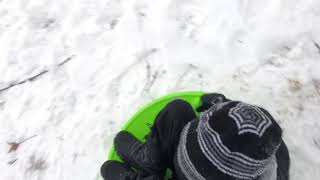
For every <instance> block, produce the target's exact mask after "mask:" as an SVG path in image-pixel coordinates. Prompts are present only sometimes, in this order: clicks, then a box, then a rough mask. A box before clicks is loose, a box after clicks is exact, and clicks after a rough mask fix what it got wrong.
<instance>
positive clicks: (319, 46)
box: [313, 41, 320, 53]
mask: <svg viewBox="0 0 320 180" xmlns="http://www.w3.org/2000/svg"><path fill="white" fill-rule="evenodd" d="M313 44H314V46H316V48H317V49H318V51H319V53H320V45H319V44H318V43H316V42H315V41H313Z"/></svg>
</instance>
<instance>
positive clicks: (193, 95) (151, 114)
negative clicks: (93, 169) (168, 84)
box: [109, 91, 204, 179]
mask: <svg viewBox="0 0 320 180" xmlns="http://www.w3.org/2000/svg"><path fill="white" fill-rule="evenodd" d="M203 94H204V92H200V91H197V92H177V93H172V94H169V95H166V96H164V97H161V98H159V99H156V100H154V101H152V102H151V103H149V104H147V105H146V106H144V107H143V108H141V109H140V110H139V111H138V112H137V113H136V114H134V115H133V116H132V117H131V118H130V119H129V120H128V122H127V123H126V124H125V126H124V127H123V128H122V130H125V131H129V132H131V133H132V134H133V135H135V136H136V137H137V138H138V139H140V140H141V141H143V142H144V141H145V136H146V135H147V134H148V133H149V132H150V128H151V126H152V125H153V122H154V120H155V118H156V116H157V114H158V113H159V112H160V111H161V109H162V108H163V107H164V106H165V105H167V104H168V103H169V102H170V101H172V100H174V99H177V98H179V99H184V100H186V101H187V102H189V103H190V104H191V105H192V107H193V109H196V108H197V107H199V106H200V105H201V96H202V95H203ZM109 160H117V161H121V160H120V158H119V156H118V155H117V153H116V151H115V150H114V147H113V146H112V148H111V150H110V153H109ZM169 177H170V172H168V173H167V176H166V178H165V179H168V178H169Z"/></svg>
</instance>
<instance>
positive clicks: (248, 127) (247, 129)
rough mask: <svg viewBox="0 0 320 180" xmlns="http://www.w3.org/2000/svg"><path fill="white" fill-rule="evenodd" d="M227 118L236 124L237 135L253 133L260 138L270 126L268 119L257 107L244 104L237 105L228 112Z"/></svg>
mask: <svg viewBox="0 0 320 180" xmlns="http://www.w3.org/2000/svg"><path fill="white" fill-rule="evenodd" d="M229 116H230V117H231V118H232V119H233V120H234V121H235V122H236V124H237V126H238V129H239V131H238V134H239V135H240V134H244V133H253V134H257V135H258V136H260V137H261V136H262V135H263V133H264V132H265V130H266V129H267V128H268V127H269V126H271V124H272V122H271V120H270V118H269V117H268V116H267V115H266V114H265V113H263V112H262V111H261V110H260V109H259V108H258V107H255V106H252V105H249V104H246V103H238V104H237V105H236V107H234V108H232V109H231V110H230V111H229Z"/></svg>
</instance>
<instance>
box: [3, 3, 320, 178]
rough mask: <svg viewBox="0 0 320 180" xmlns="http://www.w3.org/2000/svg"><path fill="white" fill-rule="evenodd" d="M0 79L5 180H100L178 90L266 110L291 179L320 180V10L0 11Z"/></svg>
mask: <svg viewBox="0 0 320 180" xmlns="http://www.w3.org/2000/svg"><path fill="white" fill-rule="evenodd" d="M0 73H1V74H0V89H1V90H0V179H1V180H72V179H77V180H96V179H100V177H99V168H100V165H101V163H102V162H103V161H105V160H106V157H107V152H108V149H109V148H110V145H111V143H112V138H113V136H114V135H115V133H116V132H117V131H118V130H119V129H120V127H121V126H122V125H123V123H124V122H125V121H126V119H127V118H128V117H130V115H132V114H133V113H134V112H135V111H136V110H137V108H138V107H140V106H142V105H143V104H145V103H146V102H149V101H150V100H152V99H154V98H157V97H160V96H162V95H165V94H166V93H168V92H173V91H181V90H205V91H209V92H222V93H224V94H226V95H227V96H228V97H230V98H234V99H238V100H242V101H246V102H249V103H254V104H258V105H261V106H263V107H265V108H266V109H268V110H269V111H270V112H271V113H272V114H273V116H274V117H275V118H276V119H277V120H278V122H279V123H280V124H281V126H282V127H283V129H284V139H285V141H286V142H287V144H288V147H289V150H290V153H291V159H292V167H291V173H290V174H291V179H292V180H301V179H304V180H313V179H318V178H319V177H320V119H319V117H320V0H268V1H265V0H237V1H234V0H161V1H154V0H54V1H53V0H0ZM24 140H25V141H24ZM22 141H23V143H21V144H20V145H19V144H15V143H20V142H22Z"/></svg>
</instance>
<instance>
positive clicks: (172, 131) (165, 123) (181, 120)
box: [147, 99, 196, 178]
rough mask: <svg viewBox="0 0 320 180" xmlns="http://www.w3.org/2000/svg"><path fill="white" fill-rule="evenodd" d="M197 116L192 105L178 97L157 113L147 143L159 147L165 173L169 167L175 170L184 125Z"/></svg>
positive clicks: (161, 164)
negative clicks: (174, 163)
mask: <svg viewBox="0 0 320 180" xmlns="http://www.w3.org/2000/svg"><path fill="white" fill-rule="evenodd" d="M195 118H196V114H195V112H194V110H193V109H192V106H191V105H190V104H189V103H187V102H186V101H184V100H181V99H176V100H173V101H171V102H170V103H168V104H167V105H166V106H165V107H164V108H163V109H162V110H161V112H160V113H159V114H158V115H157V117H156V120H155V122H154V125H153V127H152V129H151V133H150V134H149V136H148V138H147V143H151V144H154V145H156V146H157V147H159V155H160V156H161V157H160V159H161V162H160V165H159V169H161V171H162V172H160V173H159V174H161V175H160V176H162V178H163V174H164V172H165V170H166V169H167V168H169V169H171V170H172V171H173V172H174V165H173V162H174V160H173V159H174V155H175V152H176V149H177V146H178V144H179V139H180V133H181V131H182V129H183V128H184V126H185V125H186V124H187V123H188V122H190V121H191V120H193V119H195Z"/></svg>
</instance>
